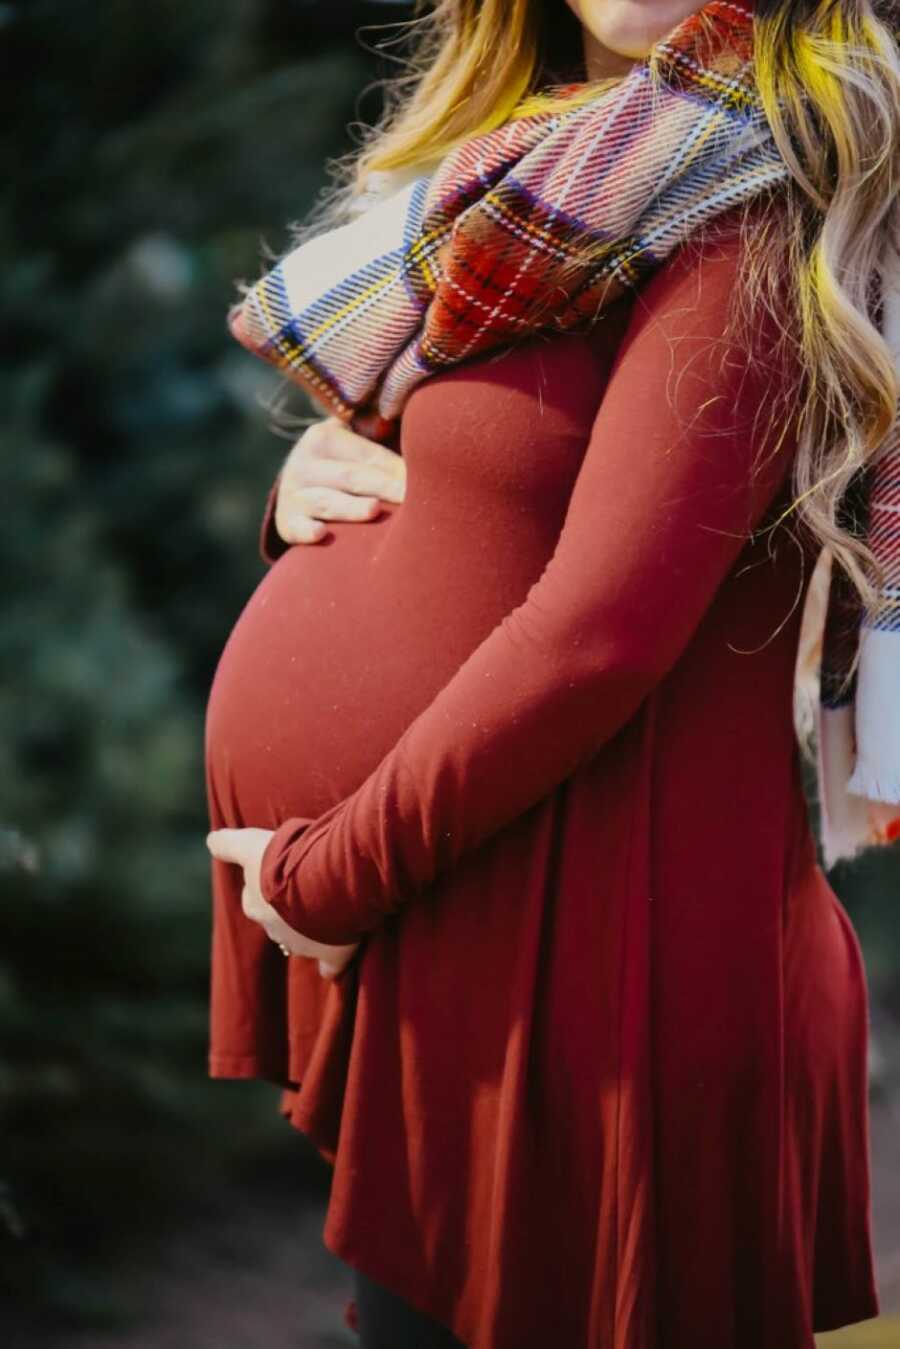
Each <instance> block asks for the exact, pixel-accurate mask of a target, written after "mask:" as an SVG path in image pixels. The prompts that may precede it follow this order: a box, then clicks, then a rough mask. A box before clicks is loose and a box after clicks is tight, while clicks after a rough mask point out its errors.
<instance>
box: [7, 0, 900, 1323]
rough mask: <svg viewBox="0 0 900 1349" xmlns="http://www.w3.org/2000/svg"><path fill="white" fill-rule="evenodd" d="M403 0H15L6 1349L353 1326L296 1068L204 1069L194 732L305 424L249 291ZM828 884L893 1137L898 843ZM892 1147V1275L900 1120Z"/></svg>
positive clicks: (882, 1209) (200, 812) (882, 1192)
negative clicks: (281, 1078) (296, 1123)
mask: <svg viewBox="0 0 900 1349" xmlns="http://www.w3.org/2000/svg"><path fill="white" fill-rule="evenodd" d="M560 2H562V0H560ZM408 13H409V11H408V10H407V9H405V8H404V7H403V6H401V5H394V4H384V3H374V0H369V3H364V2H363V0H360V2H359V3H351V0H327V3H326V2H324V0H321V2H320V0H150V2H149V3H136V0H131V2H130V3H126V2H125V0H118V2H117V0H102V2H101V3H97V2H96V0H94V2H88V0H65V2H63V0H34V2H33V3H28V4H26V3H22V4H0V59H2V66H3V83H2V91H3V92H2V95H0V97H2V101H3V107H2V112H3V117H2V130H0V144H2V149H3V153H4V162H5V164H6V165H7V171H6V172H5V173H4V184H5V186H4V192H3V202H2V208H0V209H2V213H0V248H2V250H3V259H4V265H3V268H2V271H0V308H2V361H0V387H2V407H3V412H4V417H3V423H2V431H0V435H2V442H3V443H2V450H0V475H2V476H0V492H2V501H3V522H4V523H3V528H2V531H0V576H2V578H3V587H4V602H5V607H4V616H3V622H2V625H0V662H2V666H0V756H2V760H0V762H2V772H0V803H2V804H0V874H2V898H3V924H2V942H0V1128H2V1136H0V1145H2V1146H0V1316H2V1318H3V1321H2V1323H0V1324H2V1325H5V1326H6V1327H7V1329H8V1331H9V1332H11V1334H12V1338H13V1340H14V1342H15V1343H16V1344H19V1343H21V1344H23V1345H26V1344H27V1345H30V1344H38V1343H50V1342H51V1341H52V1342H58V1343H62V1342H63V1341H64V1342H65V1343H72V1344H75V1343H78V1344H83V1345H85V1346H87V1345H95V1344H100V1343H103V1344H106V1343H115V1344H122V1345H125V1344H127V1345H129V1346H137V1345H145V1344H146V1345H148V1346H150V1345H152V1346H164V1345H168V1344H170V1343H171V1344H172V1345H173V1346H174V1345H177V1346H179V1349H186V1347H188V1346H192V1345H204V1346H205V1345H210V1346H213V1345H215V1346H217V1347H218V1346H220V1345H221V1346H225V1347H227V1349H235V1346H239V1345H245V1344H246V1345H248V1346H255V1345H259V1346H266V1349H274V1346H276V1345H281V1344H285V1345H287V1344H294V1345H297V1346H300V1345H307V1344H308V1345H313V1344H314V1345H317V1346H327V1345H329V1344H331V1345H340V1344H352V1343H354V1341H355V1337H354V1336H353V1335H352V1333H350V1332H349V1331H346V1330H342V1329H341V1325H340V1312H341V1309H342V1306H343V1293H344V1292H345V1291H346V1280H345V1279H344V1271H343V1268H339V1267H337V1265H336V1262H333V1259H332V1258H331V1257H329V1256H328V1254H327V1253H325V1252H323V1251H322V1250H321V1249H320V1227H321V1217H322V1211H323V1205H324V1202H325V1199H326V1197H327V1184H328V1171H327V1168H326V1167H325V1166H324V1164H323V1163H321V1162H320V1161H319V1160H318V1158H317V1157H316V1156H315V1155H314V1154H313V1153H312V1150H311V1149H310V1147H309V1146H308V1144H307V1143H306V1140H305V1139H304V1138H303V1137H302V1135H300V1134H298V1133H297V1132H296V1131H294V1130H292V1129H290V1126H288V1125H287V1124H286V1123H285V1122H284V1121H283V1120H282V1119H281V1118H280V1116H278V1114H277V1089H276V1088H274V1087H271V1086H268V1085H266V1084H259V1083H230V1082H227V1083H226V1082H211V1081H209V1080H208V1079H207V1077H206V1048H207V1044H206V1032H207V993H208V973H209V967H208V960H209V941H210V904H209V900H210V889H209V868H210V862H209V855H208V853H207V850H206V848H205V845H204V838H205V835H206V832H207V829H208V819H207V815H206V800H205V791H204V775H203V758H202V748H203V723H204V710H205V702H206V696H207V693H208V690H209V686H210V683H211V680H212V676H213V672H214V669H215V666H216V661H217V659H218V655H219V652H220V651H221V648H222V646H223V644H224V642H225V639H226V638H227V635H228V632H229V630H230V628H231V626H232V624H233V622H234V620H235V619H236V617H237V615H238V613H239V612H240V609H241V608H242V606H243V604H244V603H245V602H246V600H247V598H248V597H249V595H250V593H251V591H252V590H253V588H254V587H255V585H256V584H257V583H258V581H259V579H260V577H261V575H262V572H263V569H264V567H263V563H262V561H261V560H260V558H259V556H258V554H257V530H258V526H259V519H260V515H261V511H262V507H263V502H264V499H265V495H266V492H267V490H268V487H269V484H270V482H271V480H272V478H273V477H274V475H275V473H276V471H277V469H278V467H279V465H280V463H281V460H282V459H283V457H284V456H285V455H286V453H287V451H288V448H289V445H290V441H289V440H286V439H285V438H284V437H283V436H282V437H280V438H279V437H278V436H276V435H275V434H273V431H272V430H271V428H270V427H269V425H268V421H267V416H266V413H265V411H264V410H263V407H262V400H264V399H265V398H268V397H269V396H270V395H271V394H272V393H273V392H274V390H275V388H276V386H277V385H279V383H280V381H279V378H278V376H277V375H276V374H275V373H274V372H273V371H272V370H270V369H269V368H268V367H266V366H265V365H264V364H263V363H262V362H260V361H257V360H254V359H253V358H252V357H251V356H249V355H248V354H247V353H246V352H245V351H244V350H243V349H242V348H240V347H239V346H238V345H237V344H236V343H235V342H234V341H233V339H231V338H230V336H229V335H228V333H227V330H226V326H225V313H226V309H227V308H228V306H229V305H230V304H231V303H232V301H233V300H234V299H235V297H236V292H235V285H234V283H235V281H236V280H238V279H244V280H250V279H253V278H255V277H256V276H257V275H258V274H259V262H260V251H261V248H262V246H263V245H264V244H267V245H268V246H269V247H271V248H274V249H280V248H281V247H283V246H284V244H285V243H286V241H287V223H288V222H289V221H291V220H297V219H301V218H302V217H303V216H304V214H305V212H306V211H307V210H308V208H309V207H310V206H311V204H312V202H313V200H314V198H315V196H316V193H317V192H318V191H319V190H320V189H321V188H322V187H323V185H324V184H325V182H326V174H325V166H326V162H327V160H328V157H329V156H331V155H334V154H337V153H340V152H342V151H345V150H347V149H349V148H350V147H351V145H352V144H353V143H354V130H353V124H354V123H355V122H359V121H362V122H367V121H369V122H370V121H372V120H374V119H375V118H376V117H377V115H378V113H379V110H380V106H381V103H380V93H379V90H378V88H377V86H376V85H375V84H374V83H373V81H375V80H376V79H377V78H378V77H379V76H383V75H386V74H390V73H391V72H392V70H393V69H395V67H394V66H393V65H392V64H391V63H390V62H389V61H388V59H387V58H386V56H385V55H383V54H382V55H379V54H378V53H377V51H376V50H375V47H376V44H377V43H379V42H383V41H384V40H385V39H386V38H388V37H390V36H391V35H392V32H391V30H390V29H386V28H378V27H375V25H381V24H385V23H388V24H389V23H391V22H394V21H396V20H398V19H402V18H404V17H406V16H407V15H408ZM363 25H367V27H366V28H363ZM830 879H831V882H832V884H833V885H834V887H835V889H836V890H837V891H838V893H839V895H840V896H841V898H842V899H843V901H844V903H845V904H846V906H847V908H848V910H849V912H850V914H851V917H852V918H853V921H854V923H855V925H856V927H857V930H858V932H859V933H860V936H861V938H862V940H863V944H864V948H865V953H866V960H867V967H868V971H869V979H870V990H871V998H872V1058H871V1079H872V1100H873V1110H874V1112H875V1123H876V1126H877V1129H878V1138H879V1139H880V1138H881V1136H882V1132H883V1133H884V1137H885V1139H886V1140H888V1139H891V1137H892V1135H891V1129H892V1128H893V1129H894V1130H896V1128H897V1121H898V1120H900V1051H898V1027H900V854H898V851H897V849H896V848H894V849H892V850H890V851H889V852H888V851H886V850H882V851H881V852H878V851H877V850H875V851H873V852H872V853H870V854H867V855H866V856H864V857H863V858H862V859H860V860H858V861H857V862H855V863H853V864H852V865H847V864H842V865H840V866H838V867H836V868H835V869H834V870H833V871H832V872H831V873H830ZM892 1120H893V1121H894V1122H893V1124H892V1123H891V1121H892ZM878 1148H879V1150H878V1167H879V1171H878V1174H877V1186H876V1188H877V1191H878V1193H877V1195H876V1200H877V1204H878V1216H879V1241H880V1242H882V1243H883V1244H884V1253H883V1265H882V1268H883V1274H884V1281H885V1287H886V1289H888V1291H889V1292H890V1289H891V1288H893V1286H894V1285H893V1284H891V1279H894V1281H895V1283H896V1284H897V1286H898V1288H900V1258H898V1256H897V1255H896V1254H894V1253H893V1252H895V1251H896V1252H900V1235H898V1236H897V1239H896V1244H895V1245H892V1244H891V1243H892V1241H893V1237H892V1236H891V1231H892V1230H893V1229H891V1228H890V1227H889V1220H890V1221H893V1219H892V1218H891V1214H892V1213H893V1207H892V1206H893V1203H894V1198H893V1196H894V1194H895V1190H894V1188H893V1186H894V1183H895V1177H894V1176H892V1174H891V1171H892V1169H893V1170H896V1169H897V1167H898V1163H897V1156H896V1152H897V1144H896V1138H894V1139H893V1141H892V1142H888V1143H885V1145H884V1146H882V1145H881V1144H880V1143H879V1145H878ZM897 1210H898V1217H897V1226H898V1229H900V1196H898V1198H897ZM898 1302H900V1298H898ZM216 1316H218V1318H219V1319H218V1320H216ZM263 1327H265V1329H262V1328H263ZM0 1333H2V1332H0ZM167 1336H168V1337H170V1338H167ZM847 1342H848V1343H849V1341H847ZM860 1343H862V1341H860ZM866 1343H869V1341H866ZM872 1343H874V1341H872Z"/></svg>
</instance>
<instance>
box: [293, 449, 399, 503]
mask: <svg viewBox="0 0 900 1349" xmlns="http://www.w3.org/2000/svg"><path fill="white" fill-rule="evenodd" d="M289 487H290V489H291V490H292V491H295V490H302V489H304V488H310V487H311V488H326V487H331V488H337V489H338V490H339V491H341V492H350V493H352V494H353V495H354V496H374V497H382V498H383V499H384V500H386V501H402V500H403V495H404V492H405V489H406V474H405V468H404V470H402V471H400V472H388V471H387V470H386V469H384V468H382V467H380V466H379V465H378V464H368V463H357V462H355V461H354V460H352V459H333V458H328V457H326V456H324V455H310V456H308V457H307V458H305V459H302V460H301V461H300V462H299V463H298V464H297V465H296V467H295V469H294V471H293V472H292V473H291V475H290V481H289Z"/></svg>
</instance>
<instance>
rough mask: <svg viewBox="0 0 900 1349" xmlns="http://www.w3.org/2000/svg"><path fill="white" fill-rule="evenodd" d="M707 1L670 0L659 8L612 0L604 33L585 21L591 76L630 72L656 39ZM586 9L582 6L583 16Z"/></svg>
mask: <svg viewBox="0 0 900 1349" xmlns="http://www.w3.org/2000/svg"><path fill="white" fill-rule="evenodd" d="M703 3H705V0H701V3H698V0H666V3H665V4H664V5H661V6H660V7H659V8H656V7H655V6H654V7H650V8H648V7H645V6H643V5H639V6H636V5H635V4H634V3H633V0H608V3H607V4H606V6H605V7H604V9H603V11H602V15H601V16H600V18H601V20H602V21H601V23H600V24H599V25H598V26H599V27H600V34H597V33H594V32H592V31H591V29H590V28H589V27H588V25H587V23H585V22H584V20H583V19H582V22H581V40H582V48H583V50H584V65H585V73H586V75H587V78H588V79H589V80H601V79H605V78H607V77H609V76H613V75H625V74H627V73H628V71H629V70H630V69H631V67H632V66H633V65H634V64H635V62H637V61H640V60H643V59H644V57H645V56H647V55H648V53H649V52H650V49H651V47H652V46H653V45H654V43H656V42H658V41H659V39H660V38H661V37H665V35H666V34H667V33H669V32H671V31H672V29H673V28H674V27H675V25H676V24H678V23H680V22H681V20H682V19H685V18H687V16H688V15H689V14H696V13H697V11H698V10H699V9H701V8H702V7H703ZM582 12H583V11H582V9H581V8H580V6H579V8H577V9H576V13H577V14H578V17H579V18H580V17H581V13H582ZM604 38H605V39H606V41H605V42H604V40H603V39H604ZM607 43H611V44H612V45H611V46H607V45H606V44H607Z"/></svg>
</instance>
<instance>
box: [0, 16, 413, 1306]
mask: <svg viewBox="0 0 900 1349" xmlns="http://www.w3.org/2000/svg"><path fill="white" fill-rule="evenodd" d="M389 17H390V16H389V14H387V13H385V12H381V11H373V9H372V7H364V6H358V7H354V6H351V5H347V4H345V5H340V4H337V5H332V6H330V7H325V6H321V5H316V6H311V5H308V4H296V5H291V4H289V3H263V0H258V2H256V0H192V2H191V3H190V4H184V3H183V2H182V0H156V3H154V4H151V5H135V4H133V3H127V2H126V0H118V2H116V0H106V3H100V4H98V3H96V2H95V0H43V2H41V0H37V2H36V3H31V4H23V5H9V4H6V5H0V46H2V51H3V58H2V59H3V62H4V65H5V72H4V74H5V79H4V82H3V94H2V98H3V112H4V116H3V119H2V129H0V144H2V149H3V152H4V159H5V163H6V164H7V165H8V166H9V167H8V169H7V175H6V179H7V192H6V193H5V194H4V200H3V203H2V207H0V247H2V249H3V256H4V264H5V265H4V267H3V270H2V273H0V308H2V354H3V360H2V362H0V398H2V404H3V408H4V413H5V416H4V419H3V429H2V431H0V440H2V443H0V493H2V499H3V502H4V506H5V510H4V528H3V530H2V533H0V572H2V576H3V578H4V615H3V622H2V625H0V671H2V680H0V756H2V757H0V764H2V773H0V873H2V884H3V908H4V915H3V942H2V951H0V1112H2V1160H0V1301H2V1300H4V1299H9V1300H13V1299H16V1300H18V1301H19V1302H22V1301H23V1300H37V1301H39V1302H41V1303H42V1304H43V1305H44V1307H45V1308H49V1309H55V1310H56V1311H57V1312H58V1313H59V1315H60V1316H63V1317H65V1316H71V1317H72V1318H75V1317H76V1316H77V1314H78V1313H79V1312H80V1311H84V1312H85V1314H87V1313H88V1312H90V1311H91V1310H92V1309H93V1310H96V1307H95V1304H97V1305H104V1306H106V1307H107V1309H108V1302H109V1298H108V1290H107V1291H106V1292H104V1293H103V1294H102V1295H101V1291H100V1290H101V1288H103V1286H104V1285H106V1284H107V1281H108V1262H109V1259H110V1258H111V1257H112V1255H113V1254H114V1253H116V1254H121V1253H122V1249H123V1245H125V1246H127V1243H128V1241H129V1240H130V1239H131V1238H132V1237H133V1236H136V1235H137V1233H136V1231H135V1229H136V1228H140V1229H142V1232H146V1230H147V1229H148V1228H152V1227H153V1226H154V1224H157V1223H159V1222H160V1221H162V1220H166V1219H171V1218H172V1217H173V1216H174V1214H175V1213H176V1212H181V1211H182V1210H183V1208H184V1207H185V1205H187V1206H190V1205H191V1204H192V1203H198V1202H201V1200H202V1197H203V1195H204V1194H205V1193H207V1192H208V1191H209V1190H210V1189H211V1187H213V1186H214V1184H215V1179H216V1176H217V1175H218V1174H219V1169H220V1168H223V1167H224V1166H225V1165H226V1164H230V1162H231V1161H232V1160H233V1158H234V1156H235V1154H238V1153H240V1152H241V1151H242V1150H246V1149H250V1148H252V1147H253V1146H254V1145H256V1146H258V1145H259V1142H260V1140H261V1139H262V1138H264V1137H266V1136H268V1135H270V1134H271V1133H272V1132H273V1130H274V1131H275V1132H276V1134H277V1130H278V1127H279V1126H278V1124H277V1122H275V1123H273V1120H277V1117H276V1115H275V1089H274V1088H272V1087H259V1088H258V1089H254V1088H251V1087H249V1086H247V1085H246V1084H224V1083H214V1082H211V1081H209V1080H208V1078H207V1076H206V1049H207V1040H206V1034H207V991H208V960H209V939H210V927H209V923H210V917H209V897H210V887H209V870H210V859H209V855H208V853H207V851H206V848H205V845H204V838H205V834H206V832H207V829H208V827H209V825H208V818H207V814H206V799H205V788H204V773H203V718H204V710H205V701H206V697H207V694H208V690H209V686H210V683H211V680H212V674H213V671H214V669H215V664H216V661H217V659H218V655H219V652H220V650H221V648H222V646H223V644H224V641H225V639H226V637H227V634H228V631H229V629H230V627H231V626H232V624H233V622H234V620H235V618H236V617H237V615H238V613H239V611H240V609H241V607H242V605H243V604H244V602H245V601H246V599H247V598H248V596H249V594H250V592H251V591H252V589H253V588H254V586H255V585H256V583H257V581H258V579H259V577H260V575H261V574H262V570H263V563H262V562H261V560H260V558H259V557H258V554H257V551H256V541H257V531H258V527H259V519H260V515H261V511H262V506H263V502H264V498H265V493H266V491H267V489H268V486H269V483H270V481H271V478H272V477H273V476H274V473H275V471H276V469H277V466H278V464H279V462H280V460H281V458H282V457H283V455H284V453H286V449H287V446H286V444H285V442H284V440H279V439H277V438H275V437H273V435H272V434H271V432H270V430H269V429H268V427H267V419H266V416H265V413H264V410H263V408H262V404H261V400H262V399H264V398H265V397H267V396H268V395H269V394H270V393H271V392H272V391H273V390H274V388H275V387H276V385H277V383H278V378H277V376H276V375H275V374H274V372H271V371H269V370H268V368H266V367H265V366H263V364H262V363H261V362H254V361H252V360H251V359H250V358H249V357H247V355H246V353H245V352H244V351H243V350H242V348H240V347H239V346H238V345H237V344H236V343H235V342H234V341H233V339H232V338H231V337H230V336H229V335H228V333H227V330H226V325H225V315H226V311H227V308H228V306H229V305H230V304H231V303H232V302H233V300H234V299H235V298H236V294H237V292H236V289H235V282H236V280H238V279H243V280H249V279H253V278H255V277H256V276H257V275H258V274H259V270H260V266H261V257H262V249H263V247H264V246H268V247H270V248H281V247H282V246H283V245H284V244H285V242H286V241H287V224H288V222H290V221H292V220H296V219H301V218H302V217H303V216H304V215H305V213H306V212H307V210H308V208H309V206H310V205H311V203H312V201H313V199H314V196H315V194H316V192H317V191H318V190H319V188H320V187H321V186H322V185H323V184H324V182H325V163H326V160H327V158H328V156H330V155H333V154H335V153H338V152H340V151H342V150H345V149H347V148H349V145H350V143H351V142H350V139H349V136H348V131H347V127H348V123H352V122H353V121H354V120H355V119H357V118H358V117H359V116H360V114H361V110H362V112H365V111H366V109H365V108H364V107H363V108H362V109H361V103H360V91H361V90H363V89H364V87H365V86H366V85H370V84H371V81H372V78H373V76H374V75H375V74H377V73H380V72H379V71H378V69H377V67H376V64H375V61H374V59H373V56H372V54H371V53H370V52H367V51H365V50H364V48H363V46H362V45H361V44H360V42H358V41H354V37H353V34H354V29H356V28H357V27H358V26H359V25H360V24H361V23H363V22H365V23H371V22H375V21H383V20H384V19H386V18H389ZM367 41H371V39H367ZM377 107H378V105H377V101H376V102H375V103H374V104H372V105H371V107H370V109H369V115H370V116H371V115H372V113H373V112H376V111H377ZM226 1121H227V1127H223V1123H224V1122H226ZM277 1136H278V1138H279V1139H280V1137H281V1135H280V1134H277ZM123 1202H124V1203H125V1204H127V1209H126V1211H125V1212H124V1213H123V1211H122V1206H123ZM136 1215H137V1216H138V1217H139V1222H136V1221H135V1216H136Z"/></svg>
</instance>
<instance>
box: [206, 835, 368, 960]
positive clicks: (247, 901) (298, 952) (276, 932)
mask: <svg viewBox="0 0 900 1349" xmlns="http://www.w3.org/2000/svg"><path fill="white" fill-rule="evenodd" d="M272 832H273V831H272V830H271V829H213V830H212V832H211V833H209V834H207V836H206V846H207V848H209V851H210V852H211V853H212V855H213V857H218V858H219V860H220V861H221V862H234V863H236V865H237V866H239V867H243V869H244V888H243V891H242V892H241V907H242V909H243V910H244V913H245V914H246V915H247V917H248V918H252V919H253V921H254V922H255V923H259V924H260V926H261V927H263V928H265V930H266V932H267V933H268V935H269V936H270V937H271V938H272V940H273V941H275V942H279V943H280V944H281V945H282V946H286V947H287V948H288V951H289V952H290V953H291V955H295V956H306V957H308V958H309V959H311V960H318V962H319V973H320V974H321V975H323V976H324V977H325V978H326V979H333V978H334V977H335V976H336V975H338V974H340V973H341V971H342V970H343V969H345V968H346V966H347V965H349V963H350V961H351V960H352V959H353V957H354V955H355V954H356V952H357V950H358V949H359V942H358V941H357V942H352V943H351V944H350V945H349V946H327V945H326V944H325V943H324V942H320V941H313V940H312V938H311V937H304V936H303V933H302V932H297V931H296V930H295V929H294V928H292V927H289V926H288V924H287V923H286V922H285V921H284V919H283V918H282V916H281V914H280V913H278V912H277V910H275V909H273V908H272V905H271V904H269V903H268V901H267V900H265V899H264V898H263V896H262V892H261V890H260V887H259V873H260V867H261V864H262V855H263V853H264V852H265V850H266V845H267V844H268V842H269V839H270V838H271V837H272Z"/></svg>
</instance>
